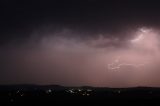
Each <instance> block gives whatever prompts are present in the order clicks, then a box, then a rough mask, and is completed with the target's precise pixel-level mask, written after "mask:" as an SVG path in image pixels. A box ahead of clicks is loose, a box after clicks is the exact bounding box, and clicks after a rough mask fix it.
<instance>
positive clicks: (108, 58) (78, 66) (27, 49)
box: [0, 28, 160, 87]
mask: <svg viewBox="0 0 160 106" xmlns="http://www.w3.org/2000/svg"><path fill="white" fill-rule="evenodd" d="M126 32H127V31H126ZM43 34H44V35H43ZM43 34H42V36H41V37H40V36H37V35H36V34H33V35H32V36H31V38H29V39H28V40H26V41H25V42H21V43H14V42H12V43H8V44H5V45H3V46H1V48H0V58H1V60H0V63H1V64H0V67H1V72H0V73H1V74H0V83H1V84H6V82H7V83H8V84H12V83H13V84H15V83H34V84H60V85H74V86H81V85H91V86H109V87H113V86H114V87H115V86H116V87H117V86H118V87H120V86H123V87H124V86H125V87H126V86H145V85H146V86H160V78H159V75H160V71H159V68H160V55H159V53H160V51H159V49H160V48H159V37H158V36H159V32H158V31H157V30H154V29H150V28H139V29H138V28H137V30H136V31H134V32H133V31H128V32H127V33H126V35H120V36H116V35H110V34H97V35H96V37H89V35H86V36H87V38H81V37H80V36H81V34H82V33H80V32H74V33H73V31H71V30H63V31H60V32H55V33H49V34H48V33H47V35H45V33H43ZM64 35H65V36H64ZM66 35H67V36H66ZM70 36H71V37H70Z"/></svg>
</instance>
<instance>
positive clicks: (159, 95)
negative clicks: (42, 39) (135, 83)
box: [0, 84, 160, 104]
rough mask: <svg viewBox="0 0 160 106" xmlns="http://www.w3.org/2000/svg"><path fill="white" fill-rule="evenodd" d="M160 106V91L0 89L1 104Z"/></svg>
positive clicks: (8, 87)
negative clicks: (125, 105)
mask: <svg viewBox="0 0 160 106" xmlns="http://www.w3.org/2000/svg"><path fill="white" fill-rule="evenodd" d="M152 101H154V102H153V103H158V102H159V101H160V88H158V87H157V88H156V87H132V88H108V87H90V86H82V87H64V86H60V85H46V86H42V85H27V84H26V85H25V84H23V85H0V102H3V103H4V102H5V103H8V102H9V103H19V102H35V103H41V102H47V103H73V102H80V103H91V104H92V103H107V104H110V103H111V104H114V103H128V104H129V103H130V102H131V103H137V102H141V104H148V103H152Z"/></svg>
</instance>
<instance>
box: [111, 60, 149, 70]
mask: <svg viewBox="0 0 160 106" xmlns="http://www.w3.org/2000/svg"><path fill="white" fill-rule="evenodd" d="M146 63H148V62H144V63H142V64H130V63H120V62H119V58H117V59H116V60H115V61H114V62H113V63H111V64H108V69H109V70H118V69H120V68H121V67H122V66H131V67H135V68H139V67H142V66H144V65H145V64H146Z"/></svg>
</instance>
